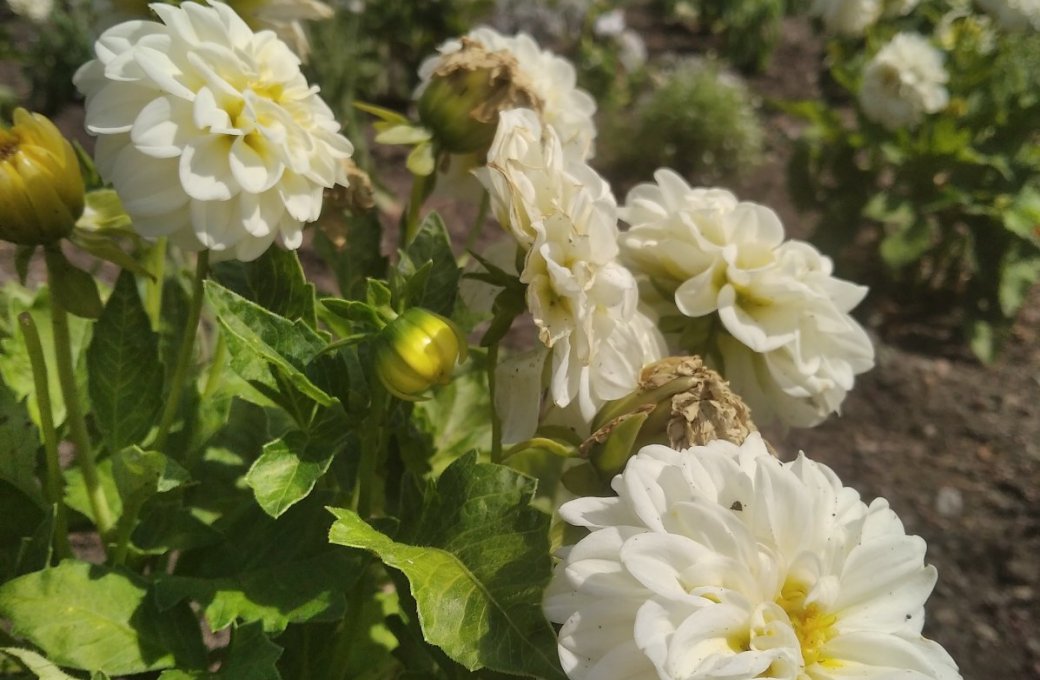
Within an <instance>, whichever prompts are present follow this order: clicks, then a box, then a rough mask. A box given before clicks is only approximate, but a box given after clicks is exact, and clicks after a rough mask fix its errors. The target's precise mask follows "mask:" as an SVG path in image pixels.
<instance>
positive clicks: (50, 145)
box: [0, 109, 83, 246]
mask: <svg viewBox="0 0 1040 680" xmlns="http://www.w3.org/2000/svg"><path fill="white" fill-rule="evenodd" d="M82 213H83V177H82V175H81V174H80V168H79V160H78V159H77V158H76V152H75V151H73V149H72V145H71V144H70V143H69V141H68V140H67V139H65V137H63V136H62V134H61V132H59V131H58V128H56V127H55V126H54V123H52V122H51V121H50V120H48V119H47V118H45V117H44V116H41V115H40V114H38V113H30V112H28V111H26V110H25V109H16V110H15V112H14V125H13V126H11V127H10V128H6V127H2V126H0V239H2V240H4V241H10V242H11V243H17V244H20V245H27V246H38V245H47V244H50V243H54V242H55V241H58V240H59V239H61V238H64V237H65V236H68V235H69V233H71V231H72V228H73V227H74V226H75V224H76V220H77V219H78V218H79V216H80V215H81V214H82Z"/></svg>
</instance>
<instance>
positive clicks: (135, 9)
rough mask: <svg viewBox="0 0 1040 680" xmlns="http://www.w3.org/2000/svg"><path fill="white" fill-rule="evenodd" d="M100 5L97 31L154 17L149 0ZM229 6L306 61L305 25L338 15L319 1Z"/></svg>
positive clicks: (232, 1)
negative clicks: (275, 36)
mask: <svg viewBox="0 0 1040 680" xmlns="http://www.w3.org/2000/svg"><path fill="white" fill-rule="evenodd" d="M96 4H97V6H98V9H97V11H96V12H95V15H96V16H97V18H98V26H97V27H96V28H97V30H103V29H106V28H108V27H110V26H114V25H115V24H118V23H120V22H123V21H132V20H134V19H149V18H151V12H150V11H149V6H150V3H149V0H96ZM168 4H172V3H168ZM227 5H228V6H229V7H231V9H233V10H235V12H236V13H237V14H238V15H239V16H241V17H242V19H244V20H245V22H246V23H247V24H249V27H250V28H252V29H253V30H255V31H261V30H264V29H269V30H272V31H274V32H275V33H277V34H278V37H279V38H281V39H282V40H284V41H285V42H287V43H288V44H289V45H290V46H291V47H292V48H293V49H294V50H295V51H296V55H297V56H299V57H300V59H302V60H304V61H306V60H307V56H308V54H309V53H310V43H309V42H308V40H307V33H306V31H305V30H304V27H303V22H304V21H310V20H315V19H328V18H330V17H331V16H332V15H333V13H334V12H333V10H332V8H331V7H329V6H328V5H327V4H325V3H324V2H320V1H319V0H228V2H227Z"/></svg>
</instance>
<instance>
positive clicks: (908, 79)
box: [859, 33, 950, 130]
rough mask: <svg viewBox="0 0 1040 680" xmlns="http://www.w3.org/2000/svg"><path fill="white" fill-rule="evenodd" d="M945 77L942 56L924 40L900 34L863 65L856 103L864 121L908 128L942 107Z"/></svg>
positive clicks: (893, 127) (945, 102)
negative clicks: (866, 118)
mask: <svg viewBox="0 0 1040 680" xmlns="http://www.w3.org/2000/svg"><path fill="white" fill-rule="evenodd" d="M949 78H950V77H949V74H947V73H946V69H945V68H943V53H942V52H941V51H940V50H938V49H937V48H935V47H933V46H932V45H931V43H929V42H928V40H927V38H925V37H923V36H921V35H918V34H916V33H900V34H898V35H896V36H895V37H893V38H892V40H891V41H889V42H888V44H886V45H885V46H884V47H882V48H881V49H880V50H879V51H878V53H877V54H875V55H874V58H873V59H871V60H870V62H869V63H868V64H867V66H866V69H865V70H864V71H863V85H862V87H861V89H860V92H859V103H860V106H861V107H862V108H863V113H864V114H866V116H867V117H868V118H870V119H871V120H873V121H875V122H878V123H881V124H882V125H884V126H885V127H886V128H888V129H890V130H894V129H898V128H901V127H907V126H911V125H914V124H916V123H918V122H919V121H920V120H921V118H923V117H924V116H925V115H926V114H929V113H936V112H938V111H942V110H943V109H944V108H946V105H947V103H949V100H950V95H949V93H948V92H947V91H946V87H945V83H946V82H947V81H948V80H949Z"/></svg>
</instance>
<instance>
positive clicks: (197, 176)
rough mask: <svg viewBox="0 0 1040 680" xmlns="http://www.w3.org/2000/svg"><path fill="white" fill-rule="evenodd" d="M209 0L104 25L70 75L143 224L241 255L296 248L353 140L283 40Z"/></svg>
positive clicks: (140, 227)
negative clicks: (278, 246) (91, 56)
mask: <svg viewBox="0 0 1040 680" xmlns="http://www.w3.org/2000/svg"><path fill="white" fill-rule="evenodd" d="M209 5H210V6H205V5H201V4H197V3H194V2H185V3H183V4H182V5H181V6H180V7H173V6H171V5H164V4H158V3H157V4H154V5H152V10H153V11H154V12H155V13H156V14H158V16H159V18H160V19H161V20H162V23H159V22H154V21H130V22H126V23H123V24H119V25H117V26H114V27H112V28H111V29H109V30H107V31H105V33H103V34H102V35H101V37H100V38H99V39H98V41H97V44H96V45H95V53H96V55H97V59H95V60H92V61H90V62H88V63H87V64H85V65H84V66H83V67H82V68H80V70H79V71H78V72H77V73H76V76H75V82H76V85H77V87H79V89H80V91H81V92H83V93H84V94H85V95H86V97H87V103H86V126H87V130H88V131H89V132H90V133H92V134H95V135H98V140H97V146H96V151H95V156H96V162H97V166H98V170H99V171H100V172H101V174H102V176H103V177H105V179H107V180H108V181H110V182H112V184H113V185H114V186H115V188H116V191H117V192H118V193H119V195H120V198H121V199H122V201H123V205H124V207H125V208H126V211H127V214H129V215H130V217H131V219H132V221H133V226H134V229H135V230H136V231H137V232H138V233H140V234H141V235H142V236H145V237H148V238H155V237H159V236H169V237H170V238H171V239H173V240H174V242H176V243H178V244H179V245H181V246H182V247H185V248H188V249H203V248H207V249H210V250H211V251H213V252H214V254H215V255H216V256H218V257H233V258H237V259H240V260H251V259H254V258H256V257H258V256H259V255H260V254H261V253H262V252H263V251H264V250H266V249H267V248H268V247H269V246H270V245H271V243H272V242H273V241H274V240H275V238H276V237H279V238H280V240H281V241H282V243H283V244H284V245H285V246H286V247H287V248H298V247H299V246H300V243H301V242H302V239H303V233H302V229H303V225H304V223H306V222H311V221H313V220H316V219H317V218H318V215H319V213H320V212H321V203H322V192H323V191H324V189H326V188H330V187H332V186H334V185H336V184H339V185H342V186H346V185H347V178H346V169H345V165H344V164H343V163H341V161H342V160H344V159H346V158H349V157H350V155H351V153H352V152H353V147H352V145H351V143H350V142H349V141H348V140H347V139H346V138H345V137H343V136H342V135H341V134H339V124H338V123H337V122H336V121H335V119H334V117H333V114H332V111H331V110H330V109H329V107H328V106H327V105H326V104H325V102H324V101H322V99H321V98H320V97H319V96H318V88H316V87H311V86H310V85H308V83H307V81H306V79H305V78H304V77H303V75H302V74H301V73H300V65H299V64H300V61H299V59H298V58H297V57H296V56H295V55H294V54H293V53H292V51H291V50H290V49H289V48H288V47H287V46H286V45H285V43H283V42H281V41H280V40H279V39H278V38H277V37H276V36H275V35H274V34H273V33H271V32H270V31H261V32H260V33H253V31H252V30H251V29H250V28H249V27H248V26H247V25H246V24H245V22H244V21H243V20H242V19H241V18H240V17H239V16H238V15H236V14H235V13H234V12H233V11H232V10H231V9H230V8H229V7H228V6H227V5H224V4H222V3H219V2H215V1H213V0H211V1H210V3H209Z"/></svg>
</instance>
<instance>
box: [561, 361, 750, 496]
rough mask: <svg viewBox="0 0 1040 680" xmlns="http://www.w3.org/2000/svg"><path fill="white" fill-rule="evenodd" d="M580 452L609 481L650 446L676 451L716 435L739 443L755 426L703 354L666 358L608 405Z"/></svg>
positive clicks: (596, 421)
mask: <svg viewBox="0 0 1040 680" xmlns="http://www.w3.org/2000/svg"><path fill="white" fill-rule="evenodd" d="M592 428H593V432H592V435H591V436H590V437H589V438H588V439H587V440H586V441H585V442H584V443H583V444H582V446H581V450H582V453H583V454H584V455H586V456H587V457H588V458H589V460H590V461H591V463H592V465H593V467H594V468H595V469H596V470H597V471H598V472H599V473H600V478H601V479H603V480H604V481H609V480H610V479H611V478H612V477H613V476H614V475H615V474H617V473H619V472H621V470H623V469H624V467H625V463H626V462H628V459H629V458H630V457H631V456H632V454H634V453H636V452H637V451H638V450H639V449H641V448H642V447H644V446H646V445H648V444H664V445H667V446H670V447H671V448H673V449H676V450H683V449H688V448H690V447H691V446H702V445H704V444H707V443H708V442H712V441H715V440H717V439H724V440H726V441H730V442H733V443H735V444H740V443H742V442H743V441H744V439H746V438H747V436H748V435H749V434H750V433H751V432H754V431H755V430H756V429H757V428H756V427H755V424H754V423H753V422H752V421H751V410H750V409H749V408H748V407H747V405H746V404H745V403H744V402H743V401H741V399H740V397H738V396H737V395H736V394H734V393H733V392H732V391H731V390H730V389H729V385H728V383H727V382H726V381H725V380H723V379H722V376H720V375H719V374H718V373H716V372H715V371H713V370H711V369H710V368H708V367H706V366H705V365H704V362H703V361H701V359H700V357H668V358H667V359H662V360H661V361H658V362H656V363H653V364H650V365H649V366H647V367H646V368H644V369H643V371H642V373H641V374H640V378H639V387H638V388H637V389H636V391H635V392H634V393H632V394H631V395H629V396H627V397H624V398H622V399H618V400H616V401H613V402H610V403H608V404H606V405H605V406H604V407H603V408H602V409H600V412H599V413H598V414H596V418H595V419H594V420H593V423H592Z"/></svg>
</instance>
